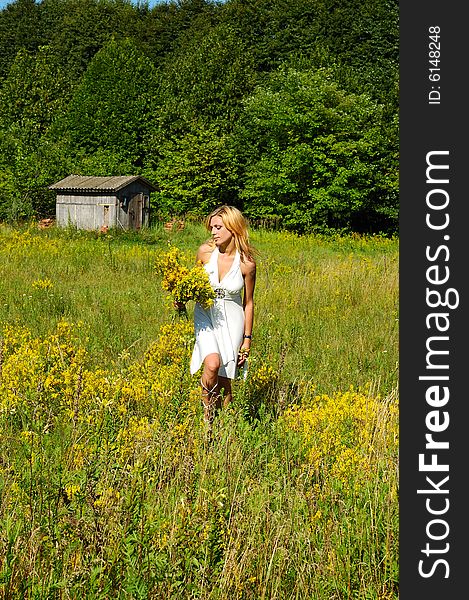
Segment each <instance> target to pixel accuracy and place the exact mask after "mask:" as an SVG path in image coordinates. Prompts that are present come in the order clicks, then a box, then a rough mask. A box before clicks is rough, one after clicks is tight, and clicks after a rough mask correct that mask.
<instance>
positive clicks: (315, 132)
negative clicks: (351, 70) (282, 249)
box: [237, 69, 398, 231]
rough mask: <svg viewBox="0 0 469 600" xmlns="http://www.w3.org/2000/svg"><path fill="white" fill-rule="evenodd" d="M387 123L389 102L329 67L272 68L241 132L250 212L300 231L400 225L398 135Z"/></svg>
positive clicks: (253, 99) (252, 101)
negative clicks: (348, 83)
mask: <svg viewBox="0 0 469 600" xmlns="http://www.w3.org/2000/svg"><path fill="white" fill-rule="evenodd" d="M383 123H384V119H383V108H382V106H380V105H378V104H377V103H376V102H374V101H372V100H371V99H370V98H369V97H368V96H366V95H354V94H347V93H346V92H344V91H343V90H341V89H340V88H339V87H338V86H337V84H336V82H335V81H334V80H333V79H332V77H331V74H330V73H329V72H328V71H326V70H320V71H317V72H298V71H294V70H291V69H286V70H280V71H279V72H277V73H275V74H273V75H272V77H271V78H270V80H269V82H268V83H266V84H265V85H262V86H259V87H258V89H257V90H256V92H255V94H254V95H253V96H252V97H251V98H249V99H248V100H247V101H246V113H245V117H244V119H243V122H242V124H241V125H240V128H239V131H238V133H237V138H238V147H241V148H243V149H244V158H243V163H244V164H245V180H244V189H243V190H242V192H241V196H242V198H243V200H244V209H245V211H246V213H247V214H248V215H249V216H250V217H252V218H263V219H266V218H267V219H271V220H281V222H282V225H283V226H285V227H289V228H292V229H296V230H300V231H306V230H308V231H311V230H316V231H328V230H330V229H341V230H349V231H350V230H352V231H353V230H359V231H370V230H374V231H377V230H382V231H384V230H392V229H395V228H396V227H397V206H398V196H397V160H394V161H393V160H390V159H389V156H390V155H391V156H392V151H393V147H394V144H395V142H396V140H395V139H392V138H390V137H388V135H387V133H388V132H389V130H388V129H386V128H384V127H383ZM393 158H395V157H394V156H393Z"/></svg>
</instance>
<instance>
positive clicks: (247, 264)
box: [241, 256, 256, 275]
mask: <svg viewBox="0 0 469 600" xmlns="http://www.w3.org/2000/svg"><path fill="white" fill-rule="evenodd" d="M241 271H242V273H243V275H247V274H254V273H255V272H256V261H255V260H254V259H253V258H252V256H244V257H243V260H242V261H241Z"/></svg>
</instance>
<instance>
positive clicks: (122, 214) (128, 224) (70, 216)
mask: <svg viewBox="0 0 469 600" xmlns="http://www.w3.org/2000/svg"><path fill="white" fill-rule="evenodd" d="M49 189H50V190H54V191H56V192H57V199H56V223H57V225H58V226H62V227H66V226H67V225H74V226H76V227H77V228H78V229H90V230H92V229H100V228H101V227H117V228H122V229H140V227H142V226H145V225H148V222H149V216H150V192H153V191H155V190H156V188H155V187H154V186H153V185H152V184H151V183H150V182H149V181H147V180H146V179H145V178H144V177H140V176H139V175H136V176H117V177H90V176H85V175H69V176H68V177H65V178H64V179H61V180H60V181H57V183H53V184H52V185H50V186H49Z"/></svg>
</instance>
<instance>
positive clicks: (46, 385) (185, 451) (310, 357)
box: [0, 223, 398, 600]
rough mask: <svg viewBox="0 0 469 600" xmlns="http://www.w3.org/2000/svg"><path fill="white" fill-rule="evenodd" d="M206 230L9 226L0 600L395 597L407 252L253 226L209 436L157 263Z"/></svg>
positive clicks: (3, 318)
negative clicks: (247, 290) (235, 339)
mask: <svg viewBox="0 0 469 600" xmlns="http://www.w3.org/2000/svg"><path fill="white" fill-rule="evenodd" d="M205 238H206V232H205V231H204V230H203V228H202V227H201V226H200V225H199V224H197V223H187V224H186V227H185V229H184V230H182V231H180V232H175V233H170V234H168V233H166V232H165V231H164V230H163V228H162V227H155V228H152V229H148V230H143V231H141V232H139V233H138V234H137V233H130V232H127V233H125V232H120V233H119V232H111V233H110V235H106V236H104V235H99V234H97V233H87V232H80V231H76V230H73V229H67V230H58V229H55V228H53V229H49V230H42V231H40V230H37V229H36V228H35V227H23V228H10V227H6V226H2V227H0V241H1V244H0V261H1V262H0V265H1V272H0V326H1V333H0V426H1V429H0V435H1V437H0V494H1V495H0V523H1V533H0V595H1V597H2V598H5V599H6V598H15V599H16V598H28V599H29V598H41V599H42V598H44V599H45V598H48V599H49V598H54V599H55V598H57V599H65V598H77V599H78V598H89V599H95V598H96V599H98V598H103V599H104V598H119V599H124V598H125V599H127V598H155V599H158V600H159V599H160V598H161V599H163V598H164V599H176V598H177V599H183V598H204V599H219V600H225V599H232V598H233V599H236V598H238V599H246V600H247V599H256V600H257V599H287V598H288V599H290V598H291V599H304V600H316V599H317V600H323V599H324V600H339V599H340V600H342V599H360V600H361V599H363V600H365V599H366V600H368V599H373V600H374V599H377V600H391V599H393V600H394V599H396V598H397V597H398V567H397V556H398V540H397V535H398V534H397V532H398V523H397V522H398V509H397V494H398V477H397V454H398V430H397V407H398V399H397V361H398V356H397V352H398V350H397V346H398V340H397V331H398V328H397V319H398V314H397V294H398V292H397V282H398V275H397V263H398V244H397V241H396V240H389V239H385V238H379V237H372V238H363V237H358V236H355V237H352V236H350V237H346V238H344V237H342V238H341V237H337V238H336V239H332V238H328V239H325V238H320V237H317V236H301V237H300V236H296V235H293V234H290V233H285V232H269V231H264V230H254V231H253V232H252V241H253V243H254V244H255V246H256V247H257V248H258V250H259V256H258V277H257V284H256V292H255V300H256V314H255V327H254V336H253V352H252V357H251V359H250V363H251V364H250V368H249V375H248V378H247V380H246V382H242V381H237V382H236V384H235V401H234V402H233V403H232V405H231V406H230V407H229V408H227V409H225V410H223V411H222V412H221V413H220V414H219V415H218V417H217V418H216V420H215V423H214V430H213V434H212V438H211V441H209V439H208V438H207V436H206V431H205V430H204V425H203V421H202V410H201V405H200V398H199V389H198V378H197V376H190V374H189V372H188V363H189V358H190V352H191V348H192V344H193V339H192V325H191V311H192V308H193V307H191V306H189V320H188V321H183V320H177V319H174V315H173V311H172V308H171V306H170V305H169V304H168V302H167V299H166V297H165V293H164V292H163V290H162V289H161V285H160V279H159V277H158V276H156V274H155V269H154V265H155V261H156V259H157V257H158V256H160V255H161V253H163V252H165V251H166V250H167V248H168V243H169V242H170V243H171V244H173V245H176V246H177V247H179V248H181V249H182V250H183V251H184V252H186V253H187V257H188V260H189V261H191V260H193V257H194V256H195V251H196V249H197V247H198V245H199V244H200V243H201V242H202V241H203V240H204V239H205Z"/></svg>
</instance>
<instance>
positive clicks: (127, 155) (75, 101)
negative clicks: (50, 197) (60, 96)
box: [55, 39, 155, 174]
mask: <svg viewBox="0 0 469 600" xmlns="http://www.w3.org/2000/svg"><path fill="white" fill-rule="evenodd" d="M154 71H155V70H154V66H153V63H152V62H151V61H150V59H148V58H147V57H146V56H145V55H144V54H143V53H142V52H141V51H139V50H138V49H137V48H135V45H134V43H133V41H132V40H130V39H126V40H111V41H110V42H108V44H107V45H106V46H105V47H104V48H102V49H101V50H100V51H99V52H97V54H96V55H95V56H94V57H93V59H92V61H91V62H90V64H89V66H88V68H87V70H86V72H85V74H84V75H83V78H82V79H81V82H80V85H79V86H78V88H77V90H76V92H75V93H74V95H73V97H72V99H71V101H70V103H69V106H68V110H67V113H66V115H65V117H64V118H63V119H62V120H61V122H60V124H59V125H58V127H57V130H56V132H55V135H56V136H57V137H59V136H60V135H62V136H63V137H64V138H65V139H66V140H67V141H68V144H69V151H70V153H71V155H72V156H74V157H75V158H76V159H78V158H79V157H80V156H84V155H86V156H90V155H93V154H95V153H98V154H99V157H100V158H99V160H102V159H104V157H105V155H106V154H107V156H108V158H107V159H105V161H108V164H111V163H109V160H110V158H109V157H110V155H111V154H112V155H113V156H114V158H113V159H112V161H111V162H112V164H113V171H115V172H114V173H109V174H119V171H121V170H122V166H123V165H125V166H128V165H133V167H134V168H139V167H140V166H141V164H142V160H143V152H144V151H143V146H142V141H143V138H144V137H145V136H146V135H147V132H148V130H149V128H150V126H151V121H150V115H151V114H152V112H153V111H152V107H151V105H152V102H153V97H154V86H155V77H154Z"/></svg>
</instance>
